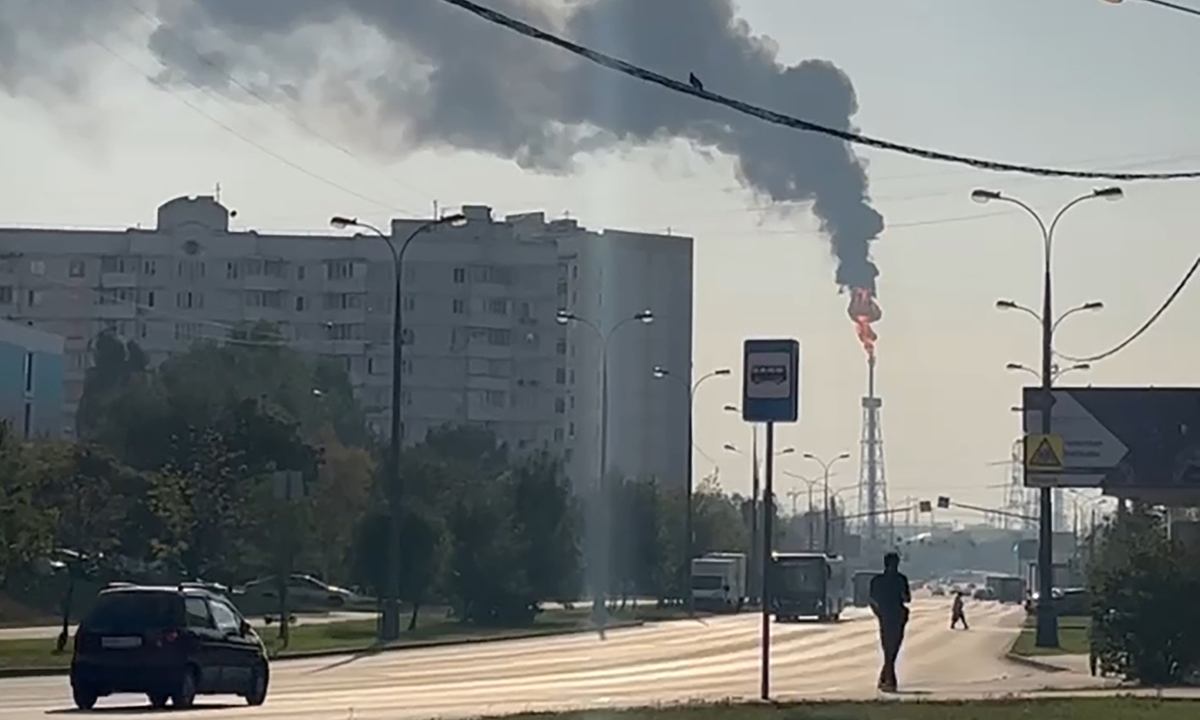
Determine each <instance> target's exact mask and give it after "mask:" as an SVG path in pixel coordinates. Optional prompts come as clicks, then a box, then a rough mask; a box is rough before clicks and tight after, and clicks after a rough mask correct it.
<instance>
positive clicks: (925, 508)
mask: <svg viewBox="0 0 1200 720" xmlns="http://www.w3.org/2000/svg"><path fill="white" fill-rule="evenodd" d="M917 510H918V511H919V512H923V513H927V512H933V503H931V502H929V501H928V500H922V501H921V503H920V504H919V505H917Z"/></svg>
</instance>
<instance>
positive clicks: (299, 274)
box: [296, 265, 304, 280]
mask: <svg viewBox="0 0 1200 720" xmlns="http://www.w3.org/2000/svg"><path fill="white" fill-rule="evenodd" d="M296 279H297V280H304V266H303V265H297V266H296Z"/></svg>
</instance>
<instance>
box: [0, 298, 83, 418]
mask: <svg viewBox="0 0 1200 720" xmlns="http://www.w3.org/2000/svg"><path fill="white" fill-rule="evenodd" d="M63 370H64V367H63V338H62V337H61V336H58V335H51V334H50V333H46V332H42V331H40V330H35V329H33V328H31V327H26V326H25V325H20V324H17V323H12V322H7V321H4V320H0V418H3V419H6V420H8V421H9V422H11V423H12V429H13V432H14V433H16V434H17V436H18V437H24V438H26V439H29V438H39V437H53V438H57V437H61V436H62V434H63V431H64V430H65V429H66V427H67V425H68V423H67V418H66V416H65V415H64V406H63V389H64V386H63Z"/></svg>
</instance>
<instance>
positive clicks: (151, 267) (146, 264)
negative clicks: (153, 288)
mask: <svg viewBox="0 0 1200 720" xmlns="http://www.w3.org/2000/svg"><path fill="white" fill-rule="evenodd" d="M157 272H158V265H157V264H155V262H154V261H153V260H143V261H142V274H143V275H146V276H149V277H154V275H155V273H157Z"/></svg>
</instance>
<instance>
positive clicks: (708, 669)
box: [0, 600, 1095, 720]
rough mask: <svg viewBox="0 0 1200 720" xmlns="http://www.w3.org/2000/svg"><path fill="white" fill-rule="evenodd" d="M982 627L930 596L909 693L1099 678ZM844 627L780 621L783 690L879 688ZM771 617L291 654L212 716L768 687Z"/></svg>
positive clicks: (120, 701)
mask: <svg viewBox="0 0 1200 720" xmlns="http://www.w3.org/2000/svg"><path fill="white" fill-rule="evenodd" d="M968 612H969V613H970V617H971V630H970V631H966V632H964V631H952V630H949V629H948V628H947V620H948V618H947V608H946V603H945V602H944V601H939V600H919V601H917V602H916V603H915V604H914V612H913V618H912V622H911V624H910V629H909V633H908V638H907V640H906V642H905V646H904V652H903V654H902V656H901V667H900V680H901V690H902V691H903V692H904V693H906V694H907V695H908V696H914V695H918V696H928V697H930V698H952V697H963V698H968V697H977V696H985V695H994V694H1005V693H1014V692H1016V693H1020V692H1035V691H1038V690H1041V689H1045V688H1047V687H1049V686H1052V685H1053V686H1056V687H1060V688H1086V687H1094V686H1095V681H1093V680H1092V679H1091V678H1088V677H1086V676H1082V675H1079V674H1076V673H1070V672H1065V673H1056V674H1050V673H1046V672H1043V671H1039V670H1034V669H1030V668H1025V667H1022V666H1016V665H1013V664H1011V663H1009V662H1007V661H1005V660H1002V659H1001V656H1002V655H1003V653H1004V652H1005V650H1006V649H1007V647H1008V645H1009V644H1010V643H1011V642H1012V638H1013V636H1014V634H1015V632H1016V628H1017V627H1018V626H1019V624H1020V622H1021V619H1022V617H1023V616H1024V613H1023V611H1021V610H1020V609H1018V608H1013V607H1003V606H999V605H995V604H992V603H983V604H978V603H975V604H972V605H971V606H969V607H968ZM849 616H850V617H849V618H848V619H846V620H843V622H842V623H840V624H838V625H817V624H799V625H773V626H772V630H773V631H774V632H775V642H774V644H773V658H774V689H775V696H776V697H777V698H778V699H799V698H828V699H837V698H848V699H862V698H873V697H875V696H876V691H875V689H874V684H875V679H876V674H877V672H878V657H879V650H878V643H877V639H876V627H875V624H874V622H873V621H872V620H871V619H870V618H869V617H867V615H866V614H864V613H863V612H862V611H857V610H854V611H851V612H850V613H849ZM758 631H759V620H758V617H757V616H753V615H741V616H734V617H720V618H714V619H710V620H706V621H703V622H700V621H679V622H671V623H661V624H656V625H652V626H646V627H642V628H635V629H628V630H619V631H614V632H611V633H609V634H608V637H607V639H606V640H600V639H599V638H598V637H596V636H595V635H577V636H564V637H556V638H542V639H536V640H521V641H511V642H499V643H485V644H480V645H474V646H459V647H446V648H430V649H424V650H409V651H402V652H393V653H384V654H380V655H374V656H368V657H361V658H353V657H341V658H326V659H314V660H298V661H290V662H280V663H276V664H275V665H274V666H273V675H274V677H273V680H272V687H271V695H270V697H269V699H268V700H267V704H266V705H265V706H263V707H259V708H248V707H245V705H244V704H243V703H241V702H240V700H239V699H237V698H229V699H228V704H227V705H226V704H223V702H224V701H225V700H226V698H215V699H214V701H213V702H207V703H205V704H206V705H208V706H209V708H210V709H209V710H208V711H206V712H205V713H204V717H205V718H207V719H209V720H223V719H224V718H241V717H245V718H259V719H261V718H280V719H282V718H305V719H306V720H307V719H310V718H311V719H322V720H324V719H328V720H346V718H355V720H369V719H374V718H378V719H379V720H385V719H386V720H397V719H399V718H425V717H433V716H438V717H464V716H474V715H479V714H498V713H512V712H518V711H525V710H554V709H561V708H566V707H582V708H601V707H614V706H627V705H638V704H649V703H656V702H672V701H683V700H691V699H709V700H718V699H725V698H754V697H757V695H758V677H759V674H758V673H759V646H758ZM144 706H145V700H144V699H143V698H140V697H136V696H119V697H116V698H106V699H103V700H101V702H100V707H104V708H112V709H114V710H115V712H111V713H106V714H105V716H106V717H108V718H122V717H127V715H126V714H125V713H123V712H121V711H120V710H117V708H122V707H128V708H129V709H130V711H131V714H132V713H137V712H142V711H144ZM69 707H70V695H69V691H68V687H67V681H66V679H65V678H31V679H22V680H12V681H3V680H0V717H3V718H5V720H23V719H25V718H35V717H36V718H43V720H44V717H45V715H46V713H47V712H53V711H60V710H64V709H68V708H69Z"/></svg>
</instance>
